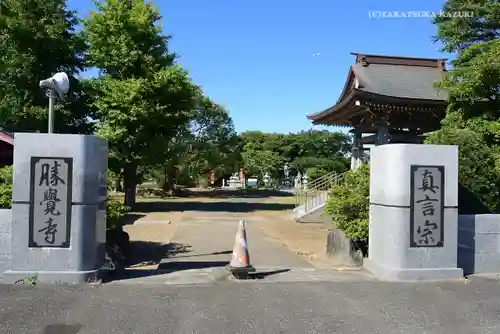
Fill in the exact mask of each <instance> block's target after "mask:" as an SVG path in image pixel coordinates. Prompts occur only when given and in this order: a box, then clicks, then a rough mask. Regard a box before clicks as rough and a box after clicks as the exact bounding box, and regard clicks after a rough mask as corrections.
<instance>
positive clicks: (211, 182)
mask: <svg viewBox="0 0 500 334" xmlns="http://www.w3.org/2000/svg"><path fill="white" fill-rule="evenodd" d="M214 183H215V173H214V172H212V173H210V184H211V185H214Z"/></svg>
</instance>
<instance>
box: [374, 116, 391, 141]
mask: <svg viewBox="0 0 500 334" xmlns="http://www.w3.org/2000/svg"><path fill="white" fill-rule="evenodd" d="M385 144H389V123H388V122H387V121H386V120H383V121H382V122H380V123H378V124H377V140H376V143H375V145H385Z"/></svg>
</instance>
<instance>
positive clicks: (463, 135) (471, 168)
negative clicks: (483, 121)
mask: <svg viewBox="0 0 500 334" xmlns="http://www.w3.org/2000/svg"><path fill="white" fill-rule="evenodd" d="M426 143H427V144H441V145H458V152H459V153H458V164H459V167H458V181H459V191H458V207H459V211H460V213H469V214H479V213H496V212H499V209H500V206H499V198H498V195H499V189H500V172H499V171H498V168H496V160H497V158H498V157H497V154H496V153H495V151H494V150H493V149H492V148H491V147H489V146H488V145H487V144H486V142H485V141H484V138H483V137H482V136H481V135H480V134H478V133H477V132H476V131H472V130H469V129H457V128H451V127H443V128H442V129H441V130H439V131H436V132H435V133H433V134H431V135H430V136H429V137H428V138H427V139H426Z"/></svg>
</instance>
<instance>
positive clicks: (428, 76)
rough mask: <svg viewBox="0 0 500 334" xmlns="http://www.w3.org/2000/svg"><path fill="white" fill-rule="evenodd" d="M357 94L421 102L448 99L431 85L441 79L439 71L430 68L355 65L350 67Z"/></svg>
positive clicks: (443, 92)
mask: <svg viewBox="0 0 500 334" xmlns="http://www.w3.org/2000/svg"><path fill="white" fill-rule="evenodd" d="M352 70H353V72H354V75H355V77H356V78H357V79H358V81H359V82H360V84H361V85H362V87H360V88H359V89H360V90H363V91H367V92H370V93H374V94H379V95H385V96H392V97H399V98H409V99H421V100H442V101H445V100H447V98H448V95H447V93H446V92H445V91H439V89H437V88H436V87H434V83H435V82H438V81H440V80H441V79H442V76H443V73H444V72H443V71H441V70H439V69H437V68H432V67H419V66H408V65H386V64H369V65H368V66H363V65H362V64H361V63H356V64H354V65H353V66H352Z"/></svg>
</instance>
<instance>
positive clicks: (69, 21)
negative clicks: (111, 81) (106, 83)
mask: <svg viewBox="0 0 500 334" xmlns="http://www.w3.org/2000/svg"><path fill="white" fill-rule="evenodd" d="M0 6H1V9H0V124H2V126H4V127H6V128H8V129H10V130H11V131H19V130H20V131H46V130H47V119H48V113H47V108H48V99H47V97H46V96H45V93H44V92H43V91H42V90H41V89H40V88H39V85H38V84H39V81H40V80H43V79H46V78H49V77H51V76H52V75H53V74H55V73H56V72H59V71H64V72H66V73H67V74H68V76H69V78H70V83H71V88H70V92H69V93H68V94H67V96H66V99H65V101H64V103H62V104H60V103H58V104H57V106H56V112H55V130H56V131H57V132H65V133H90V132H91V131H92V126H91V124H90V123H89V122H88V119H89V117H92V116H93V113H92V109H91V108H89V103H88V102H89V101H88V96H87V95H86V94H85V89H84V88H85V87H84V83H82V82H80V81H79V80H78V79H77V78H76V77H77V75H78V73H79V72H80V71H81V70H82V69H83V67H84V65H83V56H84V52H85V49H86V45H85V42H84V40H83V39H82V38H81V36H80V34H78V33H76V32H75V28H76V26H77V24H78V22H79V21H78V18H77V17H76V16H75V13H74V12H73V11H70V10H68V9H67V7H66V1H65V0H25V1H17V0H3V1H2V2H1V3H0Z"/></svg>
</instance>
